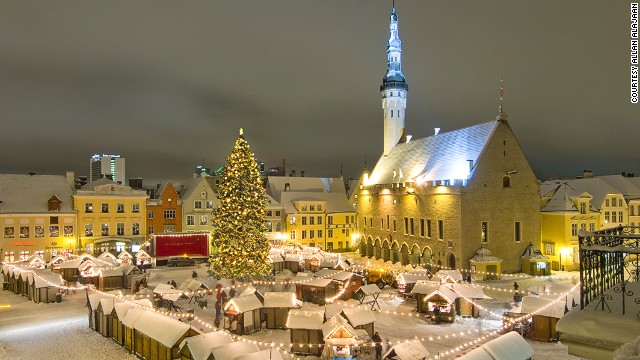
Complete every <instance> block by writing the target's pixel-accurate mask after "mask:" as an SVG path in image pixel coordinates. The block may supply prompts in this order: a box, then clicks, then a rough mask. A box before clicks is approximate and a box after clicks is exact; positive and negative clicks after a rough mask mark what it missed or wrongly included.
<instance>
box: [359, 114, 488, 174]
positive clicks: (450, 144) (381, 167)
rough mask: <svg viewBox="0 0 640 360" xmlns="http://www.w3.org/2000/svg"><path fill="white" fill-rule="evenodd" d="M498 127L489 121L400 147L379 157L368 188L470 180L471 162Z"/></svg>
mask: <svg viewBox="0 0 640 360" xmlns="http://www.w3.org/2000/svg"><path fill="white" fill-rule="evenodd" d="M498 124H499V122H497V121H489V122H486V123H482V124H477V125H473V126H470V127H466V128H462V129H458V130H453V131H449V132H442V133H439V134H437V135H432V136H429V137H426V138H422V139H414V140H411V141H410V142H408V143H401V144H398V145H396V146H395V147H394V148H393V149H391V152H389V154H388V155H382V156H381V157H380V160H378V163H377V164H376V166H375V168H374V169H373V171H372V172H371V175H370V176H369V180H368V182H367V183H366V184H365V185H371V184H391V183H397V182H407V181H416V182H420V181H433V180H450V179H468V178H469V177H470V169H469V162H470V161H472V162H473V164H476V163H477V161H478V158H479V157H480V154H481V153H482V151H483V150H484V148H485V146H486V144H487V142H488V140H489V138H490V137H491V134H492V133H493V132H494V130H495V128H496V126H497V125H498ZM394 172H395V175H396V176H395V177H394Z"/></svg>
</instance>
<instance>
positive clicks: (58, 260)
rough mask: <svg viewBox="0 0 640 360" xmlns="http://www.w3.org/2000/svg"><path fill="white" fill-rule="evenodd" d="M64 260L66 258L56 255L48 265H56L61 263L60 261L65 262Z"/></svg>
mask: <svg viewBox="0 0 640 360" xmlns="http://www.w3.org/2000/svg"><path fill="white" fill-rule="evenodd" d="M65 260H66V258H65V257H64V256H62V255H57V256H55V257H54V258H52V259H51V261H49V264H53V263H56V262H62V261H65Z"/></svg>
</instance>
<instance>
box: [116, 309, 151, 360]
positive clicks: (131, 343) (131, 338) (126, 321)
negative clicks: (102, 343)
mask: <svg viewBox="0 0 640 360" xmlns="http://www.w3.org/2000/svg"><path fill="white" fill-rule="evenodd" d="M148 314H151V311H149V310H145V309H142V308H138V307H134V308H132V309H130V310H129V311H128V312H127V314H126V315H125V317H124V318H123V319H122V326H123V328H124V331H123V335H124V347H125V349H127V350H129V351H130V352H132V353H138V354H140V353H142V344H137V343H136V337H135V330H134V325H135V323H136V322H137V321H138V320H139V319H140V318H141V317H142V316H147V315H148Z"/></svg>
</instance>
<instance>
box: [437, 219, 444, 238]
mask: <svg viewBox="0 0 640 360" xmlns="http://www.w3.org/2000/svg"><path fill="white" fill-rule="evenodd" d="M438 239H439V240H442V239H444V220H438Z"/></svg>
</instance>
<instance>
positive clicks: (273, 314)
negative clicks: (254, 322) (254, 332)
mask: <svg viewBox="0 0 640 360" xmlns="http://www.w3.org/2000/svg"><path fill="white" fill-rule="evenodd" d="M263 304H264V305H263V307H264V311H265V313H266V328H267V329H286V328H287V317H289V310H290V309H295V308H301V307H302V303H301V302H300V301H298V299H296V294H295V293H292V292H265V293H264V303H263Z"/></svg>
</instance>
